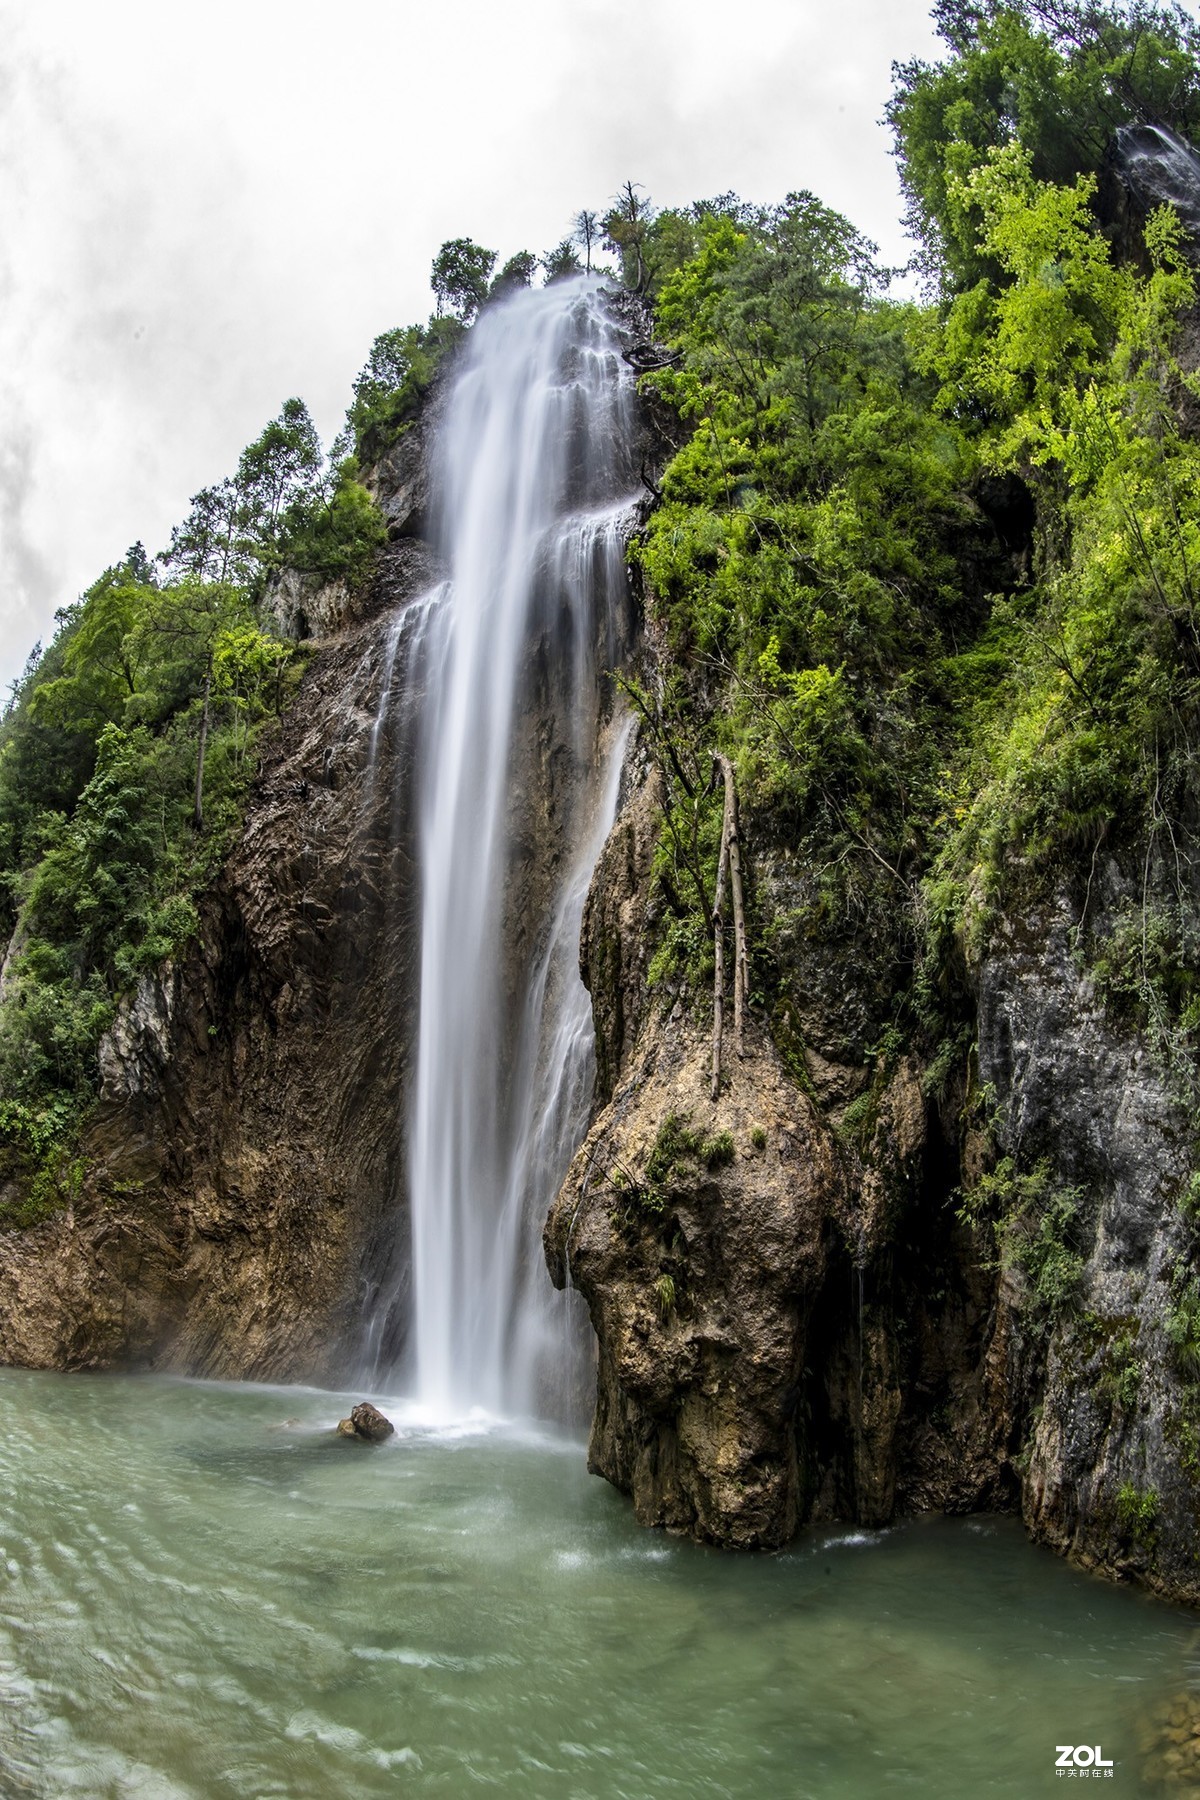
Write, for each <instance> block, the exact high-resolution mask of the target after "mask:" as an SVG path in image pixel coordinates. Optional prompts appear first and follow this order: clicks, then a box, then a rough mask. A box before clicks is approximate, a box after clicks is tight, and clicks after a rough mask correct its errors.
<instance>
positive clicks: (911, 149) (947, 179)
mask: <svg viewBox="0 0 1200 1800" xmlns="http://www.w3.org/2000/svg"><path fill="white" fill-rule="evenodd" d="M933 16H934V20H935V22H936V23H937V25H938V28H939V30H940V32H941V34H942V37H943V39H944V40H945V43H946V45H947V49H948V51H949V54H948V56H947V57H946V58H945V60H944V61H942V62H940V63H928V62H921V61H914V62H909V63H904V64H901V65H899V66H898V67H897V68H896V70H895V76H896V88H895V93H894V95H893V97H892V100H891V103H890V105H889V107H888V118H889V120H890V122H891V124H892V128H893V130H894V132H895V138H896V149H897V155H898V158H899V164H900V178H901V183H902V186H903V189H904V193H905V196H906V200H907V213H906V223H907V225H908V228H909V230H910V231H911V233H912V235H913V236H914V237H915V238H916V239H917V240H918V242H919V244H920V245H921V249H922V260H923V262H924V265H925V268H926V270H927V272H928V273H930V274H931V275H933V276H936V277H937V278H938V279H939V280H940V281H941V282H942V283H943V284H944V285H946V286H948V287H949V288H952V289H955V290H959V289H962V288H966V287H970V286H972V285H973V284H974V283H975V282H976V281H978V280H979V279H980V278H981V277H982V276H985V275H990V276H993V277H996V278H1001V277H1002V274H1003V271H1002V269H1001V266H1000V264H999V262H998V260H997V258H996V256H995V254H994V253H993V252H991V251H989V250H988V249H987V248H986V246H985V245H984V243H983V238H984V236H985V220H984V217H983V213H982V211H981V209H980V207H979V205H978V203H977V201H976V200H975V199H974V198H973V197H972V195H971V193H970V190H969V188H967V187H965V186H964V183H966V181H967V178H968V177H969V176H970V174H971V173H972V171H973V170H974V169H976V168H977V167H978V166H979V164H980V163H981V162H982V160H983V159H984V157H985V156H986V155H987V153H988V151H989V150H991V149H995V148H998V147H1000V146H1002V145H1004V144H1008V143H1012V142H1014V141H1018V140H1019V141H1020V143H1021V144H1023V145H1024V147H1025V149H1026V151H1027V152H1028V153H1029V157H1030V169H1031V173H1032V174H1033V176H1034V178H1035V179H1036V180H1039V181H1048V182H1053V183H1056V184H1069V183H1071V182H1073V181H1074V180H1075V179H1076V177H1077V176H1079V175H1081V174H1086V173H1089V172H1096V171H1099V170H1101V169H1102V168H1103V167H1104V165H1105V163H1106V160H1107V158H1108V157H1109V154H1110V151H1111V146H1112V141H1113V135H1114V133H1115V131H1116V129H1117V127H1118V126H1119V125H1123V124H1127V123H1138V124H1145V123H1152V124H1160V125H1166V126H1169V127H1170V128H1171V129H1173V130H1176V131H1179V132H1180V133H1182V135H1183V136H1185V137H1192V138H1195V137H1196V136H1198V135H1200V62H1198V61H1197V58H1198V56H1200V28H1198V27H1197V25H1196V22H1195V20H1194V19H1192V18H1191V17H1190V16H1189V15H1188V14H1187V13H1186V12H1185V11H1184V9H1183V8H1182V7H1181V6H1177V5H1173V4H1167V5H1153V4H1149V3H1147V0H1134V3H1133V4H1132V5H1130V6H1128V7H1120V6H1114V5H1101V4H1090V3H1088V0H1023V3H1018V4H1003V3H1001V0H939V4H938V5H937V6H935V8H934V12H933Z"/></svg>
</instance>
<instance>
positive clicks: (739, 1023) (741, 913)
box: [717, 756, 750, 1056]
mask: <svg viewBox="0 0 1200 1800" xmlns="http://www.w3.org/2000/svg"><path fill="white" fill-rule="evenodd" d="M717 765H718V767H719V768H720V771H721V774H722V775H723V776H724V778H725V822H724V825H723V831H724V833H725V835H726V836H727V837H728V839H729V885H730V887H731V888H732V890H733V1042H734V1049H735V1050H736V1051H737V1053H738V1055H739V1056H742V1055H743V1054H744V1053H745V1035H744V1020H745V1012H746V1005H747V1002H748V999H749V995H750V958H749V954H748V952H747V950H746V906H745V899H744V896H743V893H742V840H741V834H740V832H739V830H738V810H737V789H736V787H735V786H734V782H733V764H732V763H731V762H730V760H729V758H728V757H727V756H718V757H717Z"/></svg>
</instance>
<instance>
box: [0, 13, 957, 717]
mask: <svg viewBox="0 0 1200 1800" xmlns="http://www.w3.org/2000/svg"><path fill="white" fill-rule="evenodd" d="M927 11H928V6H927V0H841V3H840V4H828V3H822V4H818V0H800V3H797V0H738V3H737V4H729V3H728V0H726V3H723V4H717V3H716V0H458V4H456V5H447V4H444V3H441V4H439V0H419V3H418V0H357V4H356V5H354V6H353V7H350V8H347V9H346V10H345V11H344V12H342V11H341V10H340V9H338V8H335V7H334V6H333V5H331V4H329V0H323V3H322V4H320V5H318V4H315V3H314V0H206V4H205V5H204V6H203V7H200V6H189V7H183V6H180V5H169V4H165V3H164V0H156V3H155V4H149V3H147V0H105V3H104V4H97V3H96V0H87V3H82V0H37V3H36V4H33V3H32V0H0V44H2V45H3V49H0V682H6V681H8V680H9V679H11V678H12V677H13V676H14V675H15V674H16V673H17V672H19V670H20V668H21V666H22V664H23V662H24V660H25V656H26V654H27V652H28V651H29V649H30V648H31V646H32V644H33V642H34V641H35V639H37V638H38V637H40V636H48V635H49V634H50V633H51V632H52V630H53V614H54V610H55V608H56V607H58V606H61V605H63V604H64V603H66V602H67V601H69V600H71V599H73V598H74V597H75V596H76V594H77V593H78V592H79V591H80V589H81V588H83V587H85V586H87V585H88V583H89V582H90V581H91V580H92V579H93V578H94V577H95V576H96V575H97V574H99V573H100V571H101V570H102V569H103V568H104V567H106V566H107V565H108V564H109V563H111V562H113V561H115V560H116V559H117V558H118V557H120V556H121V555H122V554H123V553H124V551H125V550H126V548H127V547H128V546H129V544H131V543H132V542H133V541H134V540H135V539H137V538H141V539H142V540H143V541H144V542H145V544H146V546H147V548H148V550H149V551H150V552H151V554H153V553H154V552H155V551H156V550H158V549H159V548H161V547H162V545H163V544H164V543H165V542H166V539H167V537H168V535H169V532H170V527H171V525H172V524H173V523H174V522H175V521H176V520H178V519H179V518H180V517H181V516H182V514H183V512H184V511H185V510H186V506H187V501H188V497H189V496H190V495H191V494H192V493H194V492H195V491H196V489H197V488H199V487H201V486H202V485H204V484H205V483H207V482H210V481H213V480H217V479H219V478H220V477H221V476H222V475H225V474H227V473H229V472H231V471H232V469H233V466H234V464H235V462H236V460H237V456H238V453H239V451H240V450H241V448H242V446H243V445H244V444H246V443H247V442H248V441H249V440H250V439H251V438H252V437H254V436H256V435H257V433H258V432H259V431H260V430H261V428H262V426H263V425H264V424H265V422H266V421H267V419H268V418H270V417H272V416H273V415H274V414H275V413H276V412H277V411H278V409H279V406H280V404H281V403H282V401H283V400H284V399H285V398H287V396H288V395H290V394H300V395H302V396H303V397H304V399H306V400H307V401H308V404H309V406H310V407H311V409H312V412H313V415H314V417H315V419H316V421H317V424H318V426H319V428H320V429H321V431H322V434H323V435H324V437H325V438H326V441H328V440H329V439H330V438H331V437H332V435H333V433H334V432H335V431H336V429H337V428H338V426H339V424H340V423H341V419H342V415H343V413H344V411H345V408H346V404H347V402H348V400H349V395H350V385H351V382H352V381H353V378H354V375H355V373H356V372H357V370H358V369H359V368H360V367H361V365H362V363H363V361H364V359H365V356H366V352H367V349H368V347H369V345H370V342H371V340H372V338H373V337H374V336H375V335H376V334H377V333H378V332H380V331H384V330H386V329H388V328H389V327H390V326H392V325H397V324H407V323H408V322H410V321H411V320H414V319H420V318H424V317H425V316H426V315H427V313H428V312H429V310H430V305H431V298H432V297H431V295H430V292H429V285H428V283H429V265H430V261H431V260H432V257H433V255H434V253H435V251H436V250H437V248H438V246H439V244H440V243H441V242H442V241H443V240H444V239H445V238H448V237H458V236H470V237H475V238H477V239H479V240H480V241H481V242H483V243H485V244H487V245H488V246H489V247H490V248H494V249H495V250H497V251H498V252H499V253H500V255H501V256H502V257H503V256H508V255H511V254H512V253H513V252H514V251H516V250H518V249H524V248H528V249H531V250H534V251H537V252H541V251H543V250H546V249H548V248H550V247H551V246H552V245H553V244H555V243H556V242H557V241H558V240H559V238H561V237H562V236H564V235H565V233H566V230H567V227H568V223H569V220H570V217H571V215H572V214H573V213H574V212H575V211H576V210H577V209H578V208H579V207H581V206H593V207H602V206H603V205H604V204H605V203H606V201H607V200H608V198H609V197H610V196H611V195H612V193H613V192H614V191H615V189H616V188H617V187H618V186H619V184H620V183H621V182H622V181H623V180H625V178H626V177H632V178H633V179H635V180H637V181H640V182H642V183H643V184H644V185H645V188H646V190H647V192H648V193H649V195H650V197H651V198H652V199H653V200H654V201H655V202H656V203H657V204H658V205H671V204H677V203H682V202H686V201H688V200H692V199H697V198H700V197H702V196H704V195H708V194H712V193H718V192H721V191H722V190H724V189H728V188H733V189H735V190H736V191H737V192H738V193H740V194H742V195H743V196H744V197H745V198H747V199H751V200H761V201H771V200H776V199H780V198H782V196H783V195H784V194H785V193H786V192H787V191H788V190H789V189H793V188H801V187H807V188H812V189H813V190H814V191H815V192H816V193H818V194H819V195H820V196H821V198H822V199H824V200H825V201H826V202H827V203H829V204H830V205H832V206H835V207H837V208H838V209H839V210H841V211H842V212H844V213H846V214H848V215H849V217H850V218H852V219H853V221H854V222H855V224H856V225H858V227H859V228H860V229H861V230H863V231H865V232H866V233H867V234H868V235H869V236H871V237H873V238H874V239H875V240H876V241H877V242H878V243H879V244H880V245H881V248H882V250H883V252H884V255H885V258H886V259H887V260H890V261H893V262H901V261H903V260H904V259H905V258H906V256H907V254H908V246H907V245H906V243H905V241H904V239H903V237H902V234H901V231H900V227H899V211H900V202H899V193H898V189H897V186H896V180H895V175H894V171H893V167H892V162H891V158H890V156H889V154H888V147H889V139H888V134H887V133H886V132H885V131H884V130H883V129H882V128H881V127H880V125H879V123H878V121H879V119H880V116H881V114H882V111H883V107H884V104H885V101H886V99H887V95H888V92H889V90H890V65H891V62H892V60H893V59H895V58H900V59H903V58H907V57H909V56H912V55H929V54H931V53H933V52H934V49H935V45H934V39H933V36H932V33H931V30H930V27H929V24H928V19H927Z"/></svg>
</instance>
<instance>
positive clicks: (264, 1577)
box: [0, 1370, 1196, 1800]
mask: <svg viewBox="0 0 1200 1800" xmlns="http://www.w3.org/2000/svg"><path fill="white" fill-rule="evenodd" d="M356 1398H361V1396H360V1395H358V1394H349V1395H338V1394H330V1393H324V1392H319V1391H316V1390H313V1389H305V1388H291V1387H265V1386H252V1385H244V1386H242V1385H233V1384H223V1383H210V1382H190V1381H182V1380H173V1379H168V1378H164V1377H156V1376H80V1375H72V1376H63V1375H48V1374H36V1373H30V1372H27V1371H19V1370H0V1443H2V1444H3V1450H2V1451H0V1457H2V1459H3V1480H2V1482H0V1793H2V1794H3V1795H4V1796H5V1800H10V1797H13V1796H25V1795H32V1796H39V1797H46V1800H51V1797H53V1800H60V1797H61V1796H65V1795H80V1796H86V1797H87V1800H108V1797H109V1796H112V1797H113V1800H117V1797H120V1800H126V1797H134V1796H136V1797H137V1800H179V1797H182V1796H188V1797H192V1800H224V1797H225V1796H229V1797H230V1800H235V1797H237V1800H240V1797H242V1796H247V1797H249V1796H253V1797H254V1800H260V1797H261V1796H268V1795H270V1796H286V1797H287V1800H309V1797H311V1800H359V1797H360V1796H362V1797H364V1800H365V1797H367V1796H374V1795H396V1794H418V1795H422V1796H424V1795H440V1794H445V1795H450V1796H454V1797H455V1800H460V1797H461V1796H464V1795H467V1794H471V1793H475V1792H477V1791H478V1792H481V1793H488V1792H492V1793H498V1794H511V1795H521V1796H528V1797H530V1800H543V1797H544V1800H619V1797H624V1796H629V1797H630V1800H659V1797H660V1796H661V1797H662V1800H667V1797H668V1796H671V1797H674V1796H678V1797H679V1800H702V1797H705V1796H737V1797H738V1800H742V1797H746V1800H749V1797H750V1796H754V1797H755V1800H760V1797H764V1796H767V1797H771V1800H773V1797H775V1796H787V1797H788V1800H793V1797H794V1800H807V1797H808V1796H811V1797H812V1800H842V1797H843V1796H844V1797H845V1800H868V1797H870V1796H874V1795H877V1794H879V1795H888V1794H906V1795H914V1796H920V1797H921V1800H941V1797H942V1796H945V1797H946V1800H950V1797H951V1796H953V1797H954V1800H960V1797H961V1796H963V1795H967V1794H971V1795H974V1794H990V1795H1004V1796H1008V1797H1011V1800H1029V1797H1031V1796H1036V1795H1039V1794H1043V1793H1046V1794H1049V1793H1052V1792H1057V1793H1061V1792H1062V1789H1061V1788H1060V1787H1058V1786H1057V1782H1058V1781H1059V1780H1061V1779H1062V1777H1059V1776H1057V1775H1056V1772H1055V1769H1054V1761H1055V1746H1056V1745H1059V1744H1091V1745H1095V1744H1099V1745H1100V1746H1101V1747H1102V1751H1103V1754H1104V1756H1105V1757H1106V1758H1107V1757H1111V1758H1112V1759H1113V1760H1114V1765H1115V1766H1114V1770H1113V1774H1112V1776H1111V1778H1109V1777H1104V1779H1108V1780H1110V1785H1109V1786H1108V1787H1107V1788H1106V1789H1104V1790H1103V1791H1105V1792H1107V1793H1110V1794H1114V1795H1130V1794H1139V1793H1143V1792H1148V1791H1151V1790H1150V1789H1148V1788H1147V1787H1146V1786H1144V1785H1143V1782H1142V1779H1141V1776H1140V1773H1139V1770H1140V1759H1139V1751H1138V1747H1137V1734H1138V1729H1139V1726H1140V1724H1141V1723H1142V1721H1143V1720H1144V1719H1145V1718H1146V1717H1147V1716H1148V1715H1149V1713H1150V1712H1151V1711H1152V1710H1153V1709H1154V1707H1155V1706H1156V1705H1157V1704H1158V1703H1159V1702H1160V1701H1161V1699H1162V1697H1163V1696H1164V1695H1165V1694H1167V1693H1168V1692H1171V1691H1173V1690H1174V1689H1176V1688H1178V1687H1179V1685H1180V1683H1181V1681H1182V1680H1183V1679H1184V1678H1185V1676H1186V1674H1187V1671H1188V1667H1189V1659H1190V1658H1191V1656H1192V1654H1193V1640H1194V1638H1195V1632H1196V1622H1195V1620H1194V1619H1193V1618H1192V1616H1191V1615H1186V1614H1182V1613H1179V1612H1176V1611H1173V1610H1172V1609H1171V1608H1169V1607H1166V1606H1163V1605H1161V1604H1159V1603H1156V1602H1155V1601H1153V1600H1151V1599H1148V1598H1146V1597H1145V1596H1142V1595H1140V1594H1137V1593H1134V1592H1131V1591H1128V1590H1122V1589H1118V1588H1115V1587H1111V1586H1108V1585H1106V1584H1104V1583H1102V1582H1099V1581H1094V1580H1090V1579H1089V1578H1087V1577H1086V1576H1083V1575H1080V1574H1079V1573H1077V1572H1076V1571H1074V1570H1072V1569H1070V1568H1068V1567H1067V1566H1066V1565H1065V1564H1063V1563H1062V1562H1060V1561H1059V1560H1058V1559H1057V1558H1055V1557H1054V1556H1052V1555H1051V1554H1050V1553H1049V1552H1047V1551H1043V1550H1038V1549H1035V1548H1033V1547H1032V1546H1030V1545H1029V1544H1028V1543H1026V1541H1025V1539H1024V1536H1023V1534H1022V1532H1021V1528H1020V1526H1019V1525H1018V1524H1017V1523H1016V1522H1015V1521H1013V1520H1010V1519H992V1518H987V1519H984V1518H979V1519H961V1520H946V1519H923V1520H915V1521H910V1522H907V1523H905V1524H902V1525H899V1526H897V1527H895V1528H893V1529H892V1530H889V1531H886V1532H871V1533H868V1532H862V1531H855V1530H851V1529H848V1528H825V1529H821V1530H814V1531H810V1532H808V1533H806V1534H805V1535H803V1536H802V1537H800V1538H799V1539H797V1540H796V1542H795V1543H794V1544H793V1545H792V1546H790V1547H789V1549H787V1550H786V1551H784V1552H782V1553H780V1554H777V1555H774V1556H752V1555H732V1554H726V1553H722V1552H720V1551H715V1550H706V1549H702V1548H700V1547H698V1546H696V1545H694V1544H691V1543H687V1542H683V1541H680V1540H677V1539H673V1538H669V1537H666V1536H664V1535H663V1534H661V1533H658V1532H648V1531H645V1530H643V1529H641V1528H640V1527H639V1526H638V1525H637V1524H636V1522H635V1521H634V1518H633V1515H632V1512H631V1510H630V1507H629V1505H628V1503H627V1502H626V1501H625V1500H624V1499H623V1498H622V1497H621V1496H619V1495H618V1494H616V1493H614V1492H613V1491H612V1490H611V1489H610V1488H609V1487H607V1486H606V1485H605V1484H604V1483H603V1482H601V1481H598V1480H596V1479H595V1478H593V1477H590V1476H588V1475H587V1473H586V1472H585V1469H584V1459H583V1454H582V1448H581V1446H580V1445H579V1444H578V1443H575V1442H571V1443H564V1442H562V1441H560V1440H555V1439H552V1438H549V1437H545V1436H540V1435H537V1434H536V1433H534V1432H525V1433H522V1432H519V1431H516V1430H513V1429H507V1428H504V1427H501V1426H498V1425H495V1424H489V1423H488V1422H487V1421H486V1420H483V1419H476V1420H467V1421H465V1422H464V1423H462V1424H461V1425H458V1426H456V1427H453V1428H443V1429H434V1428H432V1427H430V1426H428V1425H426V1424H422V1423H421V1421H420V1420H419V1419H418V1418H415V1417H414V1416H413V1415H412V1411H411V1409H409V1408H406V1406H405V1405H404V1403H403V1402H395V1401H388V1400H387V1398H386V1397H384V1396H379V1398H380V1401H381V1404H383V1405H384V1406H385V1407H386V1409H387V1410H388V1411H389V1412H390V1414H391V1416H392V1417H393V1418H394V1419H395V1420H396V1422H397V1425H398V1427H399V1430H398V1433H397V1436H396V1437H395V1438H393V1439H391V1440H390V1441H389V1442H388V1443H387V1444H385V1445H381V1446H377V1447H376V1446H369V1445H366V1444H360V1443H356V1442H347V1441H345V1440H339V1439H337V1438H336V1437H335V1436H334V1435H333V1427H334V1425H335V1422H336V1420H337V1419H338V1418H339V1417H341V1416H343V1415H344V1413H345V1412H346V1411H347V1410H348V1408H349V1405H350V1403H351V1402H352V1400H354V1399H356ZM1092 1778H1093V1779H1096V1776H1095V1775H1093V1777H1092Z"/></svg>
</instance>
